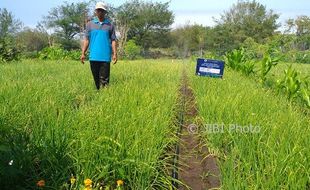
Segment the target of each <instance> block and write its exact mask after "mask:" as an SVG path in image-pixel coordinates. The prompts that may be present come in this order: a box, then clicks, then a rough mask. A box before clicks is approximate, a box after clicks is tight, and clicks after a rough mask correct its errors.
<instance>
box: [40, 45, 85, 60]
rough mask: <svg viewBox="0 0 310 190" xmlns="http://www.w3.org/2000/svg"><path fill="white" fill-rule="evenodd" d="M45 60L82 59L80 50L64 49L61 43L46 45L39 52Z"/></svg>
mask: <svg viewBox="0 0 310 190" xmlns="http://www.w3.org/2000/svg"><path fill="white" fill-rule="evenodd" d="M38 57H39V59H43V60H65V59H66V60H80V57H81V51H80V50H71V51H67V50H64V49H63V48H62V47H61V46H60V45H56V46H51V47H46V48H44V49H43V50H42V51H40V52H39V54H38Z"/></svg>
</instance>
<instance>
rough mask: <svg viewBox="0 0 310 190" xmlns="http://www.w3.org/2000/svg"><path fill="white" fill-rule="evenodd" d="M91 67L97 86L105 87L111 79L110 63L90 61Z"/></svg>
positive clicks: (98, 87)
mask: <svg viewBox="0 0 310 190" xmlns="http://www.w3.org/2000/svg"><path fill="white" fill-rule="evenodd" d="M90 69H91V72H92V74H93V77H94V81H95V84H96V88H97V89H98V90H99V89H100V86H102V87H105V86H107V85H108V84H109V81H110V79H109V78H110V63H109V62H102V61H90Z"/></svg>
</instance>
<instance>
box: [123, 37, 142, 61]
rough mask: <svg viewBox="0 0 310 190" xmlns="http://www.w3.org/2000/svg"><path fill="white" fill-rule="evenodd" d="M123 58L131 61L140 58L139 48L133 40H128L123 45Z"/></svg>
mask: <svg viewBox="0 0 310 190" xmlns="http://www.w3.org/2000/svg"><path fill="white" fill-rule="evenodd" d="M124 49H125V57H126V58H127V59H130V60H133V59H137V58H138V56H140V52H141V48H140V46H138V45H137V44H136V42H135V41H134V40H129V41H128V42H127V43H126V45H125V48H124Z"/></svg>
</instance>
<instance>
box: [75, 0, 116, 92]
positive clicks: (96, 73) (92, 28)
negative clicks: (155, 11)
mask: <svg viewBox="0 0 310 190" xmlns="http://www.w3.org/2000/svg"><path fill="white" fill-rule="evenodd" d="M95 13H96V16H97V18H94V19H93V20H91V21H89V22H88V23H87V25H86V32H85V39H84V44H83V47H82V55H81V62H82V63H83V64H84V60H85V53H86V51H87V49H88V46H89V49H90V55H89V61H90V68H91V71H92V74H93V77H94V81H95V84H96V88H97V89H98V90H99V89H100V87H101V86H102V87H105V86H107V85H108V84H109V78H110V62H111V59H112V60H113V63H114V64H116V62H117V53H116V35H115V28H114V25H113V24H112V23H111V22H110V21H109V20H108V19H107V18H106V17H105V16H106V13H107V6H106V4H104V3H103V2H98V3H97V4H96V8H95Z"/></svg>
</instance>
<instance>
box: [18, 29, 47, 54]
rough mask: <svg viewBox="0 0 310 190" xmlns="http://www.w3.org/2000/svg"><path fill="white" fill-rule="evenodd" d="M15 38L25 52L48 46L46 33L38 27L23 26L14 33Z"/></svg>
mask: <svg viewBox="0 0 310 190" xmlns="http://www.w3.org/2000/svg"><path fill="white" fill-rule="evenodd" d="M16 39H17V43H18V44H20V45H21V46H23V47H24V50H25V51H26V52H33V51H40V50H42V49H43V48H44V47H46V46H48V34H47V33H43V32H41V31H39V30H38V29H31V28H25V29H24V30H22V31H21V32H19V33H18V34H17V35H16Z"/></svg>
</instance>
